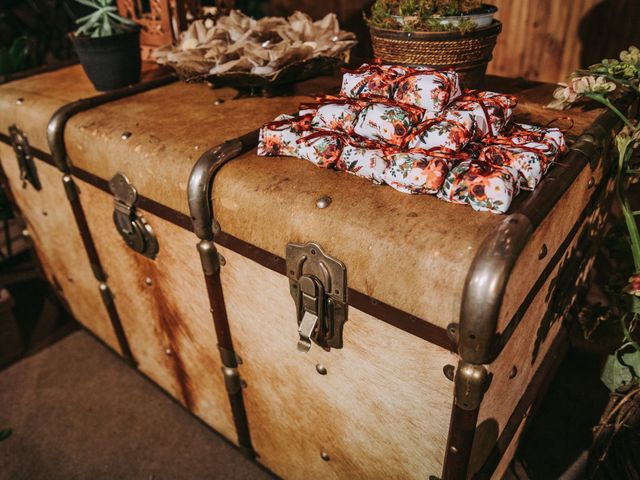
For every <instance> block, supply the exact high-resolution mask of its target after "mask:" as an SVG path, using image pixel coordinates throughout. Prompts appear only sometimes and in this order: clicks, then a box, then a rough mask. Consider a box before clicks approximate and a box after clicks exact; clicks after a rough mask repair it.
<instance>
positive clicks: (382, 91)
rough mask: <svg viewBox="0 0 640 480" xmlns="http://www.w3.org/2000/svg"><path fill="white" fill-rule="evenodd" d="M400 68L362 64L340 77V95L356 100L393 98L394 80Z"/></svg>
mask: <svg viewBox="0 0 640 480" xmlns="http://www.w3.org/2000/svg"><path fill="white" fill-rule="evenodd" d="M404 71H405V70H404V69H403V68H402V67H389V66H385V65H369V64H367V63H365V64H363V65H362V66H360V67H359V68H357V69H356V70H345V71H344V75H343V76H342V87H341V88H340V95H342V96H344V97H350V98H358V97H359V96H361V95H377V96H381V97H384V98H393V88H394V82H395V79H396V78H397V77H398V76H399V74H400V72H402V73H404Z"/></svg>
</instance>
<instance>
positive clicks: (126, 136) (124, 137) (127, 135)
mask: <svg viewBox="0 0 640 480" xmlns="http://www.w3.org/2000/svg"><path fill="white" fill-rule="evenodd" d="M131 135H132V133H131V132H122V135H120V138H121V139H122V140H129V138H131Z"/></svg>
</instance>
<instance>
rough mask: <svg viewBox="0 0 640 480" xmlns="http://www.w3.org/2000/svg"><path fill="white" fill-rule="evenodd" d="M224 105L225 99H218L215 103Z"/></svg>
mask: <svg viewBox="0 0 640 480" xmlns="http://www.w3.org/2000/svg"><path fill="white" fill-rule="evenodd" d="M223 103H224V98H218V99H217V100H214V102H213V104H214V105H222V104H223Z"/></svg>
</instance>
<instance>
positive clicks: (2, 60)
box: [0, 37, 29, 75]
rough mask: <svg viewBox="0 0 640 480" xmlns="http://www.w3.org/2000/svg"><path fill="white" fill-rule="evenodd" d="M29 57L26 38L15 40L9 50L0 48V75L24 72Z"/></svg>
mask: <svg viewBox="0 0 640 480" xmlns="http://www.w3.org/2000/svg"><path fill="white" fill-rule="evenodd" d="M28 57H29V40H28V39H27V37H18V38H16V39H15V40H14V41H13V43H12V44H11V46H10V47H9V48H0V75H8V74H9V73H13V72H19V71H21V70H24V69H25V67H26V64H27V59H28Z"/></svg>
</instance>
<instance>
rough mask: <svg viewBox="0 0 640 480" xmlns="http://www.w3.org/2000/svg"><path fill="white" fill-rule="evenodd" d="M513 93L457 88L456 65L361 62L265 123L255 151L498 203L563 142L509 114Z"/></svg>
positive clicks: (481, 204) (503, 207) (548, 161)
mask: <svg viewBox="0 0 640 480" xmlns="http://www.w3.org/2000/svg"><path fill="white" fill-rule="evenodd" d="M516 101H517V100H516V98H515V97H514V96H512V95H502V94H499V93H494V92H482V91H472V90H462V89H461V87H460V84H459V81H458V75H457V73H456V72H455V71H453V70H450V71H437V70H433V69H429V68H420V67H403V66H396V65H369V64H364V65H362V66H361V67H360V68H358V69H356V70H350V71H345V74H344V76H343V80H342V88H341V90H340V94H339V95H324V96H321V97H317V98H316V99H315V100H314V101H313V102H309V103H305V104H302V105H300V111H299V112H298V113H297V114H296V115H281V116H279V117H278V118H276V119H275V120H274V121H272V122H270V123H267V124H266V125H264V126H263V127H262V129H261V131H260V142H259V145H258V155H264V156H293V157H298V158H302V159H305V160H308V161H310V162H312V163H314V164H315V165H317V166H318V167H322V168H332V169H335V170H342V171H345V172H348V173H351V174H353V175H357V176H360V177H364V178H366V179H368V180H370V181H372V182H375V183H379V184H382V183H384V184H387V185H389V186H391V187H392V188H394V189H396V190H398V191H400V192H404V193H411V194H435V195H437V196H438V198H440V199H442V200H445V201H447V202H452V203H461V204H468V205H471V207H472V208H473V209H474V210H478V211H490V212H494V213H505V212H506V211H507V210H508V209H509V206H510V205H511V202H512V200H513V198H514V197H515V196H516V195H517V194H518V192H519V191H520V190H533V189H534V188H535V187H536V186H537V185H538V183H539V182H540V180H541V179H542V177H543V176H544V175H545V173H546V172H547V171H548V170H549V168H550V167H551V165H553V163H554V162H555V161H556V159H557V158H558V156H559V155H560V154H561V153H563V152H564V151H565V150H566V148H567V147H566V143H565V140H564V135H563V133H562V131H561V130H560V129H558V128H545V127H538V126H533V125H524V124H518V123H514V122H511V117H512V114H513V109H514V107H515V105H516Z"/></svg>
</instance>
